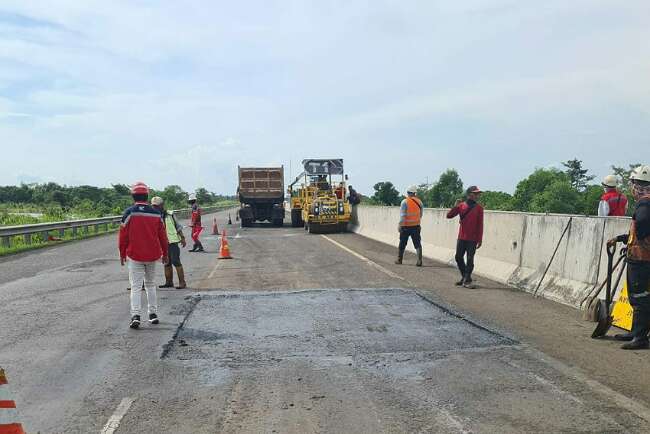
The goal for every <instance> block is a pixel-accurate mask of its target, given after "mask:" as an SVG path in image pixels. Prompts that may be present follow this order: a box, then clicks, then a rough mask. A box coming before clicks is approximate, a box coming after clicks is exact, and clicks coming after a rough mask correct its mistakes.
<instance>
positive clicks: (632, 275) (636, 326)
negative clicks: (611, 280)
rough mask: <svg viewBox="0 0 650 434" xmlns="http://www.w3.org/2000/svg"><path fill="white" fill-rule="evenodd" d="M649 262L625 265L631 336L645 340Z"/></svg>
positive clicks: (648, 319) (649, 307)
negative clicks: (630, 311) (632, 313)
mask: <svg viewBox="0 0 650 434" xmlns="http://www.w3.org/2000/svg"><path fill="white" fill-rule="evenodd" d="M649 291H650V262H629V263H628V264H627V294H628V298H629V300H630V305H631V306H632V310H633V312H634V315H633V316H632V335H633V336H634V338H635V339H641V340H647V339H648V332H650V292H649Z"/></svg>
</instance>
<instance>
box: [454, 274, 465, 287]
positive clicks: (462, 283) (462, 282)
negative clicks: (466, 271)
mask: <svg viewBox="0 0 650 434" xmlns="http://www.w3.org/2000/svg"><path fill="white" fill-rule="evenodd" d="M464 284H465V276H462V277H461V278H460V280H459V281H458V282H456V283H455V285H456V286H463V285H464Z"/></svg>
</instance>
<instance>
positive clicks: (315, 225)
mask: <svg viewBox="0 0 650 434" xmlns="http://www.w3.org/2000/svg"><path fill="white" fill-rule="evenodd" d="M308 229H309V233H310V234H317V233H318V231H319V229H320V225H319V224H318V223H309V228H308Z"/></svg>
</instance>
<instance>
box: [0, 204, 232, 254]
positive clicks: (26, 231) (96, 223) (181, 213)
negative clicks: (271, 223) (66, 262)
mask: <svg viewBox="0 0 650 434" xmlns="http://www.w3.org/2000/svg"><path fill="white" fill-rule="evenodd" d="M231 207H232V206H208V207H205V208H203V212H204V213H206V214H207V213H212V212H215V211H222V210H225V209H228V208H231ZM191 211H192V210H191V209H190V208H186V209H179V210H174V211H173V213H174V215H176V216H178V217H179V218H188V217H189V215H190V213H191ZM121 220H122V216H109V217H100V218H94V219H83V220H68V221H62V222H49V223H36V224H31V225H20V226H3V227H0V240H1V241H0V247H3V248H10V247H11V245H12V239H13V238H14V237H20V236H22V237H23V242H24V244H26V245H31V244H32V241H33V239H32V238H33V236H34V235H40V237H39V238H40V242H46V241H48V240H50V239H51V238H50V234H51V232H54V231H56V232H57V234H58V236H59V238H63V237H64V236H65V235H66V231H70V232H71V235H72V237H73V238H76V237H77V236H78V235H79V230H80V229H81V230H82V231H83V234H84V235H90V228H91V227H92V228H94V230H93V233H94V234H98V233H99V232H100V230H101V229H102V228H103V229H104V232H108V231H109V230H110V229H115V228H116V226H117V225H119V224H120V221H121Z"/></svg>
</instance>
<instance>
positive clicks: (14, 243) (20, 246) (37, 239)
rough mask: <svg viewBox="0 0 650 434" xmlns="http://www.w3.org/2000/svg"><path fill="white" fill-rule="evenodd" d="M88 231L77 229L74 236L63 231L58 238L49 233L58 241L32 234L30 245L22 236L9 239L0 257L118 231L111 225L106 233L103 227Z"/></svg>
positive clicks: (2, 247)
mask: <svg viewBox="0 0 650 434" xmlns="http://www.w3.org/2000/svg"><path fill="white" fill-rule="evenodd" d="M88 229H89V231H88V233H85V232H84V230H83V228H77V235H76V236H74V235H73V233H72V229H65V230H64V235H63V237H60V236H59V231H51V232H50V235H51V236H53V237H56V238H60V241H47V240H43V235H41V234H40V233H38V234H32V242H31V244H27V243H25V240H24V238H23V236H22V235H18V236H15V237H11V239H10V247H5V246H2V245H0V257H1V256H7V255H13V254H16V253H21V252H26V251H29V250H36V249H41V248H43V247H48V246H56V245H59V244H65V243H68V242H71V241H78V240H83V239H87V238H93V237H97V236H101V235H107V234H112V233H116V232H117V231H118V230H119V226H117V225H116V226H115V227H111V225H110V224H109V226H108V231H106V230H104V227H103V225H101V226H100V230H99V231H96V228H95V227H94V226H91V227H89V228H88ZM116 246H117V242H116Z"/></svg>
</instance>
